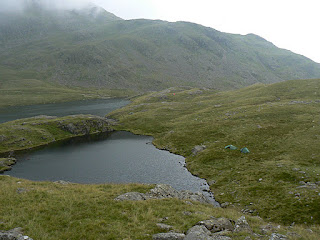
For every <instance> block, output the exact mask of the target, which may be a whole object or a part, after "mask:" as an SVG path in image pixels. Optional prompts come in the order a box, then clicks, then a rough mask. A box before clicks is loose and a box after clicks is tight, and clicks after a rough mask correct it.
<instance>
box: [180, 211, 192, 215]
mask: <svg viewBox="0 0 320 240" xmlns="http://www.w3.org/2000/svg"><path fill="white" fill-rule="evenodd" d="M182 214H183V215H186V216H191V215H192V212H189V211H184V212H182Z"/></svg>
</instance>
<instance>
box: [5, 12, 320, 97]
mask: <svg viewBox="0 0 320 240" xmlns="http://www.w3.org/2000/svg"><path fill="white" fill-rule="evenodd" d="M1 18H2V20H3V21H1ZM0 23H1V24H0V66H1V67H2V68H4V69H7V70H8V71H13V72H18V73H19V74H18V75H19V76H20V73H22V72H26V71H27V72H29V73H30V77H28V78H25V77H23V78H20V80H21V81H27V79H34V78H36V77H35V76H38V77H37V78H36V79H39V80H45V81H47V82H50V83H58V84H62V85H64V86H72V87H74V86H82V87H94V88H108V89H135V90H143V91H147V90H161V89H165V88H168V87H172V86H192V87H210V88H218V89H233V88H240V87H243V86H248V85H251V84H254V83H273V82H279V81H283V80H288V79H306V78H319V77H320V65H319V64H317V63H314V62H312V61H311V60H309V59H307V58H305V57H303V56H301V55H297V54H294V53H292V52H290V51H287V50H283V49H279V48H277V47H276V46H274V45H273V44H272V43H270V42H268V41H266V40H264V39H262V38H260V37H259V36H256V35H253V34H249V35H245V36H242V35H236V34H227V33H222V32H219V31H216V30H214V29H211V28H207V27H203V26H201V25H197V24H193V23H187V22H176V23H170V22H165V21H152V20H129V21H124V20H122V19H120V18H117V17H116V16H114V15H112V14H110V13H108V12H106V11H104V10H101V9H100V8H98V7H93V8H92V7H88V8H84V9H82V10H77V11H70V10H66V11H53V10H50V11H49V10H47V9H42V8H41V7H37V8H35V7H30V8H27V9H25V11H22V12H19V14H18V13H16V14H12V13H11V14H9V13H6V14H4V15H3V16H0ZM4 80H5V79H3V78H0V84H1V83H2V81H4Z"/></svg>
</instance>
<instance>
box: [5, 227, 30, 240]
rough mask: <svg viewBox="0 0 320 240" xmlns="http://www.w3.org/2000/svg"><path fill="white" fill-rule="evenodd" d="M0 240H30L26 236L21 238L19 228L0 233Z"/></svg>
mask: <svg viewBox="0 0 320 240" xmlns="http://www.w3.org/2000/svg"><path fill="white" fill-rule="evenodd" d="M0 239H1V240H32V238H30V237H28V236H23V234H22V229H21V228H14V229H12V230H9V231H0Z"/></svg>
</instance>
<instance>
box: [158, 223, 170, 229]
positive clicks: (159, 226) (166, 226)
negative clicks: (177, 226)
mask: <svg viewBox="0 0 320 240" xmlns="http://www.w3.org/2000/svg"><path fill="white" fill-rule="evenodd" d="M157 227H158V228H160V229H162V230H167V231H169V230H171V229H173V227H172V226H171V225H168V224H164V223H157Z"/></svg>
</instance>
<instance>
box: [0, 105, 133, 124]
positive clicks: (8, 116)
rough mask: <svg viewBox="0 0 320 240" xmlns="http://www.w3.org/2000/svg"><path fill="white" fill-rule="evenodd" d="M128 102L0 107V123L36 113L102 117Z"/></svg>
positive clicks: (58, 115)
mask: <svg viewBox="0 0 320 240" xmlns="http://www.w3.org/2000/svg"><path fill="white" fill-rule="evenodd" d="M129 102H130V101H129V100H126V99H98V100H87V101H74V102H67V103H53V104H40V105H30V106H18V107H8V108H4V109H1V108H0V123H3V122H8V121H12V120H16V119H19V118H28V117H34V116H38V115H49V116H57V117H62V116H67V115H74V114H93V115H97V116H101V117H102V116H105V115H106V114H107V113H109V112H111V111H113V110H116V109H118V108H121V107H124V106H125V105H127V104H128V103H129Z"/></svg>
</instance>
